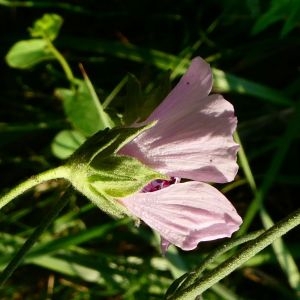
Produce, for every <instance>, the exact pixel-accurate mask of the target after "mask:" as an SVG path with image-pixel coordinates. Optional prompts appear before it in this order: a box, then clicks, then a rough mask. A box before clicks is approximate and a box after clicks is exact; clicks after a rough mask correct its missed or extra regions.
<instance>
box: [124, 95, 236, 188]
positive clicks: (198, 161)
mask: <svg viewBox="0 0 300 300" xmlns="http://www.w3.org/2000/svg"><path fill="white" fill-rule="evenodd" d="M198 100H199V101H198V102H197V105H194V107H193V109H192V110H191V111H189V113H188V114H183V115H182V114H181V113H178V114H175V113H174V114H173V115H172V116H166V117H161V118H162V119H159V121H158V123H157V124H156V125H155V126H154V127H152V128H150V129H149V130H147V131H145V132H143V133H142V134H141V135H139V136H138V137H136V138H135V139H134V140H133V141H131V142H130V143H128V144H127V145H126V146H125V147H123V148H122V149H121V151H120V154H126V155H131V156H134V157H136V158H137V159H139V160H140V161H141V162H142V163H144V164H146V165H147V166H149V167H151V168H153V169H155V170H157V171H159V172H162V173H165V174H168V175H170V176H176V177H181V178H188V179H192V180H196V181H205V182H218V183H224V182H228V181H231V180H233V179H234V177H235V175H236V173H237V170H238V165H237V163H236V153H237V151H238V148H239V146H238V145H237V144H236V143H235V142H234V140H233V137H232V134H233V132H234V131H235V129H236V125H237V119H236V117H235V116H234V108H233V106H232V105H231V104H230V103H229V102H228V101H226V100H225V99H224V98H223V97H222V96H221V95H210V96H206V97H205V98H202V99H198Z"/></svg>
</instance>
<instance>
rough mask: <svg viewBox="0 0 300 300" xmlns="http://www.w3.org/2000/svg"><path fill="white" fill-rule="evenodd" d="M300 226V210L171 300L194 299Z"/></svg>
mask: <svg viewBox="0 0 300 300" xmlns="http://www.w3.org/2000/svg"><path fill="white" fill-rule="evenodd" d="M299 224H300V209H298V210H296V211H295V212H294V213H292V214H291V215H289V216H288V217H286V218H285V219H283V220H281V221H280V222H278V223H277V224H275V225H274V226H273V227H271V228H270V229H269V230H267V231H266V232H264V233H263V234H262V235H260V236H259V237H258V238H256V239H254V240H253V241H251V242H250V243H249V245H247V246H245V247H243V248H242V249H241V250H240V251H238V252H237V253H236V254H235V255H234V256H233V257H230V258H229V259H227V260H226V261H225V262H223V263H222V264H221V265H219V266H218V267H217V268H215V269H214V270H212V271H210V272H209V273H207V274H206V275H205V276H203V277H202V278H201V279H199V280H197V281H196V282H195V283H194V284H192V285H190V286H189V287H188V288H186V289H183V290H180V291H178V293H176V295H174V297H172V299H173V300H190V299H195V298H196V297H197V296H198V295H201V294H202V293H203V292H204V291H206V290H207V289H209V288H210V287H211V286H213V285H214V284H215V283H217V282H219V281H220V280H222V279H223V278H224V277H226V276H227V275H228V274H230V273H231V272H233V271H234V270H235V269H237V268H238V267H240V266H241V265H242V264H243V263H244V262H246V261H247V260H248V259H250V258H251V257H253V256H254V255H255V254H256V253H258V252H260V251H261V250H263V249H264V248H266V247H267V246H269V245H270V244H272V243H273V242H274V241H275V240H276V239H278V238H279V237H281V236H282V235H284V234H286V233H287V232H288V231H290V230H291V229H293V228H294V227H296V226H298V225H299Z"/></svg>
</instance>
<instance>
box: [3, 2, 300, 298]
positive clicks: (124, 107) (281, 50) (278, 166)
mask: <svg viewBox="0 0 300 300" xmlns="http://www.w3.org/2000/svg"><path fill="white" fill-rule="evenodd" d="M45 13H48V14H49V13H55V14H58V15H60V16H61V17H62V20H63V23H62V24H61V28H60V31H59V32H58V36H57V37H56V36H52V35H50V36H48V37H49V40H50V41H52V42H53V45H54V46H55V48H56V49H57V50H58V51H59V53H60V54H61V55H62V56H63V57H64V58H65V60H66V62H67V63H68V65H69V67H70V69H71V70H72V74H70V73H68V72H65V71H64V69H63V68H62V64H61V61H59V60H57V57H56V58H55V57H54V56H53V53H52V54H51V53H50V54H49V53H48V52H47V53H44V50H43V49H44V48H43V47H41V44H42V46H43V45H44V42H41V41H38V42H36V41H34V42H33V44H32V45H30V46H29V50H30V51H32V49H33V48H34V49H35V51H34V55H35V56H34V57H33V58H32V56H30V59H33V61H34V63H28V61H26V60H25V61H24V56H22V55H24V54H22V55H21V58H20V56H18V55H19V54H18V52H16V53H17V54H18V55H17V57H13V59H12V61H13V62H14V63H10V66H9V65H8V64H7V61H9V58H8V57H7V53H8V52H9V50H10V49H11V47H12V46H13V45H14V44H15V43H17V42H19V41H24V40H28V39H30V32H29V31H28V28H32V24H33V23H34V22H35V21H36V20H37V19H39V18H41V17H42V16H43V15H44V14H45ZM299 16H300V2H299V1H297V0H293V1H287V0H286V1H284V0H272V1H265V0H260V1H259V0H247V1H238V0H229V1H210V0H203V1H196V0H181V1H169V0H163V1H158V0H157V1H153V0H152V1H148V0H143V1H137V0H128V1H116V0H115V1H95V0H86V1H79V0H78V1H48V2H47V1H4V0H2V1H0V20H1V21H0V22H1V25H2V26H1V27H0V57H1V58H2V59H1V61H0V64H1V65H0V67H1V72H0V79H1V80H0V171H1V173H0V174H1V177H0V178H1V180H0V187H1V190H2V191H3V192H4V191H7V190H8V189H9V188H10V187H12V186H14V185H15V184H16V183H17V182H20V181H21V180H23V179H25V178H27V177H29V176H31V175H33V174H36V173H39V172H41V171H44V170H47V169H49V168H52V167H54V166H56V165H58V164H60V163H61V159H62V158H65V157H66V156H67V155H69V153H71V151H73V150H74V149H75V148H76V147H78V145H80V144H81V143H82V142H83V141H84V140H85V138H86V137H87V136H89V135H91V134H92V133H93V132H95V131H97V130H98V129H103V128H104V127H107V126H113V125H114V124H124V123H125V124H126V123H130V122H132V121H133V120H134V119H135V117H136V116H137V115H142V116H146V115H147V113H149V111H151V109H153V107H155V106H156V105H157V104H158V103H159V102H160V101H161V100H162V99H163V97H164V96H165V95H166V93H167V91H168V90H169V88H170V86H171V85H173V84H174V83H175V82H176V80H177V79H178V78H179V76H180V75H181V74H183V72H184V71H185V69H186V67H187V65H188V61H189V60H190V59H191V58H192V57H194V56H197V55H199V56H201V57H203V58H204V59H206V60H207V61H208V62H209V63H210V64H211V66H212V67H213V73H214V78H215V81H214V91H216V92H220V93H223V94H224V96H225V98H226V99H228V100H229V101H230V102H232V103H233V104H234V106H235V109H236V114H237V116H238V119H239V125H238V135H237V136H236V138H238V139H240V141H241V143H242V146H243V148H242V150H241V151H240V157H239V162H240V166H241V169H240V172H239V174H238V176H237V178H236V180H235V182H233V183H231V184H228V185H226V186H220V188H222V190H223V191H224V192H225V193H226V196H227V197H228V198H230V200H231V201H232V202H233V203H234V205H235V207H236V208H237V210H238V211H239V213H240V214H241V215H242V216H243V218H244V220H245V223H244V227H242V229H241V232H240V235H241V234H242V233H246V232H247V231H253V230H258V229H261V228H264V227H265V228H267V227H269V226H270V225H271V224H272V222H276V221H278V220H279V219H281V218H283V217H285V216H286V215H287V214H288V213H290V212H292V211H293V210H295V209H297V208H298V207H299V203H298V202H299V188H298V187H299V184H300V174H299V167H300V159H299V132H300V131H299V130H300V117H299V109H300V107H299V94H300V79H299V59H300V52H299V49H300V47H299V46H300V35H299V20H300V18H299ZM58 27H59V26H58ZM58 27H57V28H54V29H53V28H52V29H53V30H54V31H55V30H56V29H57V30H58V29H59V28H58ZM31 35H32V37H33V38H35V39H36V38H40V37H41V36H40V35H39V33H38V32H37V31H35V33H33V32H32V31H31ZM27 45H28V44H26V45H25V46H27ZM25 46H24V44H23V45H21V47H20V49H21V50H22V51H23V49H25V50H26V47H25ZM22 51H21V52H22ZM30 51H29V52H30ZM30 55H31V54H30ZM16 58H17V60H16ZM40 58H43V59H40ZM36 60H38V61H39V63H37V64H36V63H35V62H36ZM31 62H32V61H31ZM79 63H81V64H82V66H83V68H82V67H80V66H79ZM15 67H18V68H15ZM82 69H84V70H85V72H83V71H82ZM169 70H171V72H170V73H169V72H168V71H169ZM128 73H131V74H129V75H128ZM132 74H134V75H132ZM169 74H170V78H171V80H172V81H171V82H169V80H168V75H169ZM72 76H73V77H72ZM79 100H80V101H79ZM76 101H77V102H76ZM62 189H64V183H62V182H60V181H55V182H49V183H45V184H43V185H40V186H38V187H37V188H35V189H34V190H33V191H31V192H29V193H28V194H26V195H24V196H22V197H20V198H19V199H18V200H17V201H14V202H13V203H12V204H10V205H9V206H8V207H5V209H4V210H2V211H1V214H0V219H1V223H0V224H1V227H0V228H1V229H0V253H1V256H0V268H2V269H3V268H4V267H5V265H6V264H7V263H8V261H9V260H10V259H11V255H12V254H13V253H14V252H15V251H17V250H18V249H19V248H20V247H21V245H22V244H23V243H24V241H26V239H27V238H28V237H29V236H30V234H31V233H32V232H33V230H34V228H36V227H37V226H38V225H39V224H40V223H41V221H42V219H43V217H44V216H45V215H46V214H47V212H48V211H49V210H50V209H51V207H52V206H53V203H54V202H55V201H57V200H56V199H57V198H58V197H59V194H60V191H61V190H62ZM262 203H263V204H264V205H263V206H262V205H261V204H262ZM219 243H220V242H219V241H216V242H210V243H202V244H200V245H199V247H198V249H197V250H196V251H192V252H181V251H179V250H176V249H174V248H172V249H171V250H170V252H169V253H168V254H167V256H166V257H163V256H161V254H160V252H159V245H158V239H157V237H156V236H155V235H153V233H152V232H151V231H150V229H148V228H146V227H144V226H140V227H139V228H136V227H134V226H133V224H132V222H131V221H130V220H121V221H120V220H119V221H115V220H112V219H111V218H109V217H108V216H107V215H105V214H104V213H102V212H101V211H100V210H99V209H98V208H96V207H94V206H92V205H91V204H89V203H88V201H87V200H86V199H85V198H84V197H81V196H80V195H78V194H75V193H74V194H72V195H71V196H70V201H69V203H68V205H67V207H66V208H64V210H63V212H62V213H61V214H60V215H59V216H58V217H57V218H56V219H55V221H54V222H53V223H52V224H51V226H50V227H49V228H48V229H47V231H45V232H44V233H43V234H42V235H41V236H40V238H39V240H38V242H37V243H36V245H35V246H34V247H33V248H32V250H30V252H29V253H28V255H27V256H26V259H25V261H24V263H23V264H22V266H21V267H20V268H18V269H17V271H16V272H15V273H14V274H13V276H12V277H11V278H10V280H9V281H8V282H7V283H6V286H5V288H4V289H2V290H1V291H0V294H1V297H0V298H1V299H163V295H164V293H165V292H166V290H167V289H168V287H169V285H170V284H171V283H172V282H173V280H174V279H176V278H178V277H179V276H180V275H182V274H183V273H184V272H186V271H189V270H192V269H193V268H194V267H196V266H198V265H199V264H200V263H201V261H203V258H204V257H205V256H206V255H207V254H208V253H210V252H211V251H212V250H213V249H215V247H216V246H217V245H218V244H219ZM299 254H300V244H299V229H298V230H297V229H296V230H294V231H292V232H291V233H289V234H288V235H287V236H286V237H284V240H283V241H279V242H278V243H277V244H274V245H273V248H272V247H269V248H268V249H266V250H265V251H263V252H262V253H260V254H258V255H257V256H255V257H253V258H252V259H251V260H250V261H248V262H247V263H246V264H245V265H244V266H243V267H242V268H240V269H238V270H237V271H236V272H234V273H233V274H231V275H230V276H229V277H227V278H226V279H224V280H223V281H222V282H221V283H219V284H218V285H215V286H214V287H213V288H211V289H210V290H208V291H207V292H205V294H204V295H203V298H204V299H299V297H300V280H299V271H298V269H297V264H298V265H299ZM219 259H220V260H222V259H224V258H219ZM218 263H219V261H215V262H214V264H215V265H217V264H218ZM213 266H214V265H212V266H210V267H213Z"/></svg>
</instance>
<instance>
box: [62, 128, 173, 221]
mask: <svg viewBox="0 0 300 300" xmlns="http://www.w3.org/2000/svg"><path fill="white" fill-rule="evenodd" d="M151 126H153V123H151V124H150V125H146V126H143V127H140V128H113V129H111V130H105V131H102V132H98V133H97V134H95V135H94V136H93V137H91V138H90V139H89V140H87V141H86V142H85V143H84V144H83V145H82V146H81V147H79V149H78V150H77V151H75V153H74V154H73V155H72V157H71V158H70V159H69V161H68V164H67V165H68V168H69V178H68V179H69V181H70V182H71V183H72V185H73V186H74V187H75V189H77V190H78V191H79V192H81V193H82V194H83V195H85V196H86V197H87V198H88V199H90V200H91V201H92V202H93V203H94V204H96V205H97V206H98V207H99V208H100V209H102V210H103V211H105V212H106V213H108V214H110V215H111V216H113V217H117V218H119V217H122V216H124V215H129V216H131V217H132V214H131V213H130V212H129V211H128V210H127V208H126V207H125V206H124V205H123V204H122V203H121V202H120V201H118V199H120V198H124V197H127V196H130V195H132V194H135V193H137V192H139V191H140V190H141V189H142V188H143V187H144V186H146V185H147V184H148V183H149V182H151V181H152V180H155V179H168V177H167V176H166V175H163V174H160V173H158V172H157V171H155V170H152V169H150V168H149V167H147V166H145V165H144V164H142V163H141V162H140V161H139V160H137V159H135V158H133V157H130V156H125V155H118V154H117V151H118V150H119V149H120V148H121V147H122V146H123V145H124V144H126V143H128V142H129V141H131V140H132V139H133V138H135V137H136V136H137V135H138V134H140V133H141V132H143V131H144V130H147V129H148V128H149V127H151Z"/></svg>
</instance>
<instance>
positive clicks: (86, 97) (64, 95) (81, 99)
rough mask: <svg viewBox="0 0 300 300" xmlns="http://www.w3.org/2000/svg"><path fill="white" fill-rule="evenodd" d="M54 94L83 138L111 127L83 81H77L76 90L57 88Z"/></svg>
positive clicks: (107, 117) (110, 123)
mask: <svg viewBox="0 0 300 300" xmlns="http://www.w3.org/2000/svg"><path fill="white" fill-rule="evenodd" d="M56 94H57V96H58V97H59V98H61V99H62V100H63V106H64V109H65V113H66V115H67V117H68V119H69V121H70V122H71V123H72V125H73V126H74V128H76V129H77V130H79V131H80V132H82V133H83V134H84V135H85V136H91V135H92V134H94V133H95V132H97V131H99V130H103V129H105V128H107V127H111V126H112V124H113V122H112V121H111V119H110V117H109V116H108V114H107V113H106V112H105V111H103V109H102V106H101V104H100V102H99V100H97V101H96V99H94V98H93V96H92V95H91V93H90V90H89V87H88V85H87V84H86V82H85V81H83V80H78V88H77V90H71V89H64V88H59V89H57V90H56ZM100 110H101V112H100Z"/></svg>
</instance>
